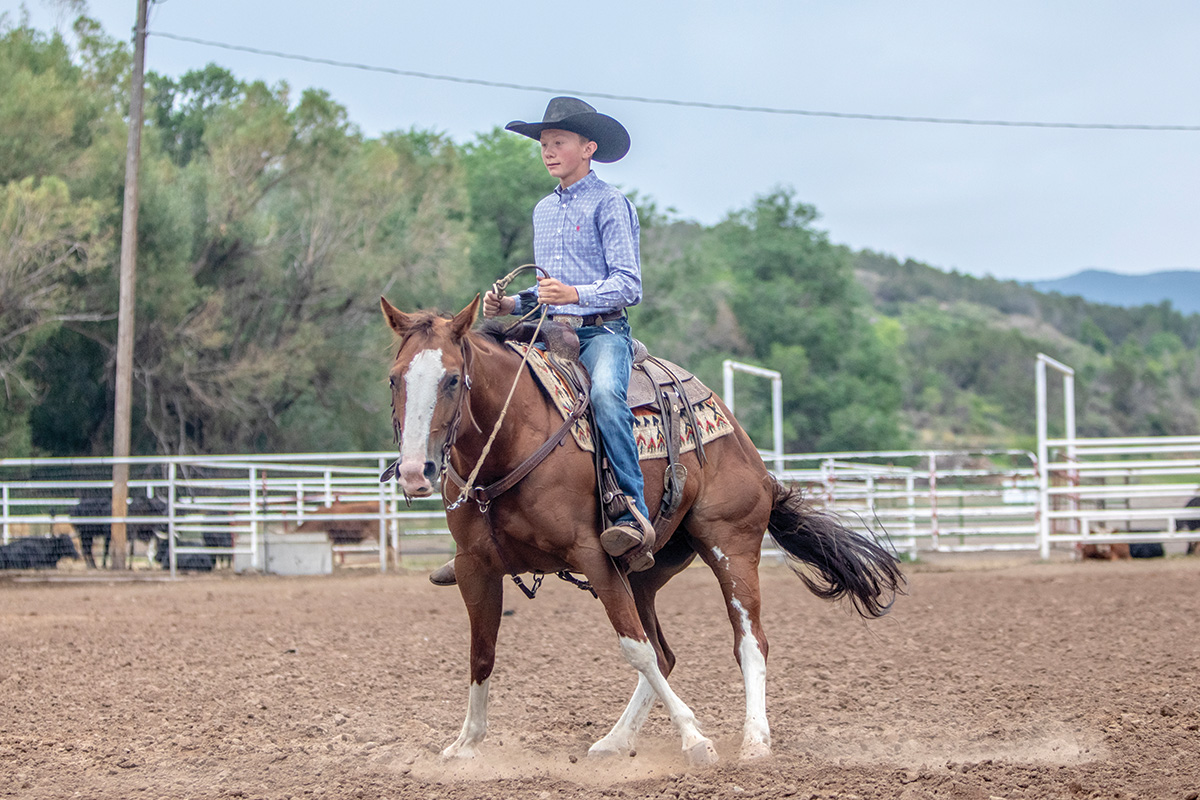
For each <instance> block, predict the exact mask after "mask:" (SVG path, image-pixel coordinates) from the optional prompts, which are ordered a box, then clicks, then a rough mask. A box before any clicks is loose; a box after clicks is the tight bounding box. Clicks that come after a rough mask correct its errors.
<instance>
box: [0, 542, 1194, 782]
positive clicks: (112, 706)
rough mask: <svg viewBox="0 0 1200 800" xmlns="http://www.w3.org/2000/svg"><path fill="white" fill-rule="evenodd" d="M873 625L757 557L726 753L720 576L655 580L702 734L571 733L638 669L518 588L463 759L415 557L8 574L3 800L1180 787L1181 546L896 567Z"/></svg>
mask: <svg viewBox="0 0 1200 800" xmlns="http://www.w3.org/2000/svg"><path fill="white" fill-rule="evenodd" d="M909 577H910V587H909V596H907V597H903V598H901V599H900V600H899V601H898V602H897V604H896V607H895V609H894V610H893V612H892V614H891V615H890V616H888V617H886V618H884V619H883V620H882V621H876V622H872V623H865V622H863V621H861V620H859V619H858V618H857V616H854V615H852V614H851V613H850V612H849V611H848V610H847V609H844V608H839V607H837V606H832V605H830V604H828V603H824V602H822V601H819V600H817V599H816V598H813V597H812V596H811V595H809V594H808V593H807V592H806V591H804V590H803V588H802V587H801V586H799V585H798V584H797V583H796V580H795V578H794V577H793V576H792V575H791V573H790V572H788V571H787V570H786V568H783V567H776V566H764V567H763V569H762V585H763V596H764V623H765V625H766V626H767V630H768V631H770V632H771V648H770V665H771V669H770V679H769V683H768V687H767V699H768V708H769V711H770V713H771V715H772V720H773V722H774V726H773V727H774V730H773V738H774V742H775V748H774V752H775V755H774V756H772V757H771V758H769V759H767V760H764V761H762V762H758V763H753V764H749V765H743V764H739V763H738V762H737V760H736V755H737V751H738V747H739V744H740V738H741V725H742V714H741V691H742V682H741V676H740V673H739V671H738V669H737V665H736V663H735V661H734V658H733V653H732V636H731V634H730V632H729V627H728V624H727V623H726V621H725V619H724V615H723V614H722V613H721V610H722V600H721V596H720V592H719V591H718V589H717V586H716V582H715V580H714V579H713V577H712V575H711V573H709V572H708V571H707V570H705V569H690V570H687V571H686V572H685V573H684V574H683V575H681V576H679V578H677V579H676V580H675V581H673V582H672V583H671V585H669V586H668V587H667V588H666V589H665V590H664V591H663V593H662V595H661V598H660V610H661V613H662V619H663V624H664V626H665V627H666V631H667V634H668V635H669V636H672V641H673V642H675V643H677V644H676V653H677V655H678V656H679V664H678V666H677V668H676V671H675V673H674V674H673V676H672V677H673V679H674V686H675V688H676V690H677V691H678V692H679V694H680V695H681V696H682V697H684V698H685V699H686V700H687V701H688V702H689V703H691V704H692V707H693V709H694V710H695V711H696V714H697V717H698V719H699V721H700V724H701V726H702V730H704V732H705V733H706V734H707V735H709V736H711V737H712V738H713V740H714V741H715V742H716V745H717V749H718V751H719V752H720V754H721V755H722V757H723V761H722V763H721V764H720V765H718V766H716V767H711V768H688V767H686V766H685V765H684V763H683V762H682V759H681V757H680V754H679V751H678V742H677V741H675V739H674V733H673V729H672V728H671V726H670V724H669V722H668V721H667V720H666V718H665V714H664V713H663V711H662V707H661V706H658V707H656V709H655V711H654V712H653V714H652V716H651V718H650V722H649V723H647V725H646V728H645V730H644V734H643V736H642V739H641V741H640V743H639V746H638V750H637V753H636V755H635V756H634V757H632V758H622V759H617V760H611V759H610V760H603V761H599V762H597V761H594V760H590V759H588V758H587V757H586V753H587V748H588V746H589V745H590V744H591V742H592V741H594V740H595V738H596V736H597V735H598V734H599V733H601V732H603V731H605V730H607V729H608V727H610V726H611V725H612V722H613V720H614V718H615V716H616V715H617V714H619V713H620V710H621V708H622V706H623V705H624V702H625V700H626V698H627V697H628V694H629V691H630V690H631V688H632V686H633V684H634V682H635V676H634V674H633V672H632V670H630V669H629V667H628V665H627V664H626V663H625V661H624V659H623V658H622V657H621V654H620V652H619V649H618V647H617V642H616V641H615V637H614V636H613V634H612V632H611V630H610V629H609V628H608V626H607V624H606V623H605V620H604V615H603V612H602V610H601V608H600V605H599V603H597V602H596V601H594V600H592V599H591V597H590V596H589V595H587V594H585V593H583V592H580V591H578V590H576V589H574V588H572V587H570V586H568V585H566V584H562V583H559V582H557V581H548V582H547V583H546V585H545V586H544V587H543V589H542V591H541V593H540V594H539V595H538V598H537V599H536V600H534V601H529V600H526V599H525V598H524V597H523V596H521V595H519V594H518V593H515V592H510V593H509V594H508V596H507V597H506V604H505V607H506V608H507V609H509V610H511V611H512V612H513V613H512V614H511V615H510V616H506V617H505V618H504V623H503V625H502V628H501V635H500V643H499V647H500V649H501V653H500V658H499V659H498V664H499V665H500V666H499V669H498V670H497V672H496V674H495V677H494V678H493V681H492V692H493V695H492V697H493V704H492V715H491V718H490V723H491V735H490V736H489V738H488V739H487V741H486V743H485V745H484V746H483V748H482V754H481V757H480V758H479V759H476V760H475V761H473V762H470V763H457V762H446V761H443V760H442V759H441V758H440V756H439V755H438V754H439V752H440V750H441V749H442V748H443V747H444V746H445V745H446V743H447V742H449V741H451V740H453V738H454V737H455V736H456V735H457V733H458V728H459V726H460V724H461V720H462V710H463V708H464V706H465V703H466V692H465V690H464V688H463V687H464V685H465V680H464V675H466V674H467V664H466V653H467V636H468V634H467V625H466V612H465V611H464V610H463V607H462V603H461V601H460V600H459V598H458V596H457V594H456V593H455V591H454V590H453V589H449V590H447V589H437V588H435V587H433V586H430V585H429V584H428V583H427V582H426V580H425V577H424V575H422V574H414V575H405V576H396V575H335V576H333V577H330V578H293V579H284V578H269V577H246V576H243V577H203V578H189V579H187V580H183V581H178V582H174V583H165V584H164V583H153V584H139V583H96V584H88V585H79V584H69V585H58V584H31V583H15V582H12V581H7V582H2V583H0V692H2V694H0V697H2V698H3V703H2V704H0V796H4V797H22V798H34V799H38V798H59V797H71V796H82V797H91V798H130V797H135V798H140V797H171V798H180V797H189V798H206V797H214V798H215V797H248V798H287V797H348V798H352V797H370V798H400V799H401V800H408V799H409V798H421V799H422V800H424V798H427V797H431V796H435V797H438V798H479V799H480V800H482V798H494V797H506V798H508V797H513V798H538V799H539V800H541V798H549V797H618V796H624V797H640V796H649V797H654V796H660V795H661V796H667V797H682V798H691V797H696V798H700V797H714V796H716V797H735V796H745V797H765V798H774V797H804V798H809V797H819V798H833V797H843V798H844V797H855V796H857V797H860V798H907V799H908V800H914V799H915V798H932V797H955V798H982V799H984V800H986V798H989V797H1004V798H1051V797H1053V798H1060V797H1126V798H1128V797H1164V798H1179V799H1180V800H1184V799H1185V798H1187V797H1189V796H1193V795H1194V793H1196V792H1198V791H1200V777H1198V776H1200V696H1198V695H1197V693H1196V690H1195V686H1196V679H1195V665H1196V663H1197V662H1198V657H1200V637H1197V636H1196V634H1195V614H1194V609H1195V600H1196V597H1197V596H1200V559H1194V558H1193V559H1187V558H1175V559H1167V560H1163V561H1157V562H1150V563H1147V562H1124V563H1109V562H1105V563H1078V564H1024V565H1018V566H1006V567H1004V568H1000V569H995V568H988V569H975V570H972V571H961V570H954V569H949V570H948V571H927V570H922V569H921V568H920V567H917V568H915V569H913V570H911V571H910V575H909Z"/></svg>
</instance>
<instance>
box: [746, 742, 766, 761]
mask: <svg viewBox="0 0 1200 800" xmlns="http://www.w3.org/2000/svg"><path fill="white" fill-rule="evenodd" d="M769 755H771V745H769V744H767V743H766V742H746V743H744V744H743V745H742V752H741V760H742V761H753V760H755V759H756V758H766V757H767V756H769Z"/></svg>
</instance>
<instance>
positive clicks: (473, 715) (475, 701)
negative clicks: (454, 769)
mask: <svg viewBox="0 0 1200 800" xmlns="http://www.w3.org/2000/svg"><path fill="white" fill-rule="evenodd" d="M490 680H491V678H487V679H485V680H484V682H483V683H472V684H471V692H470V694H469V695H468V696H467V718H466V719H465V720H463V726H462V733H460V734H459V735H458V739H456V740H455V741H454V743H453V744H451V745H450V746H449V747H447V748H446V749H445V750H443V751H442V757H443V758H454V757H456V756H457V757H459V758H473V757H474V756H475V755H476V753H477V751H478V746H479V743H480V742H482V741H483V737H484V736H486V735H487V706H488V682H489V681H490Z"/></svg>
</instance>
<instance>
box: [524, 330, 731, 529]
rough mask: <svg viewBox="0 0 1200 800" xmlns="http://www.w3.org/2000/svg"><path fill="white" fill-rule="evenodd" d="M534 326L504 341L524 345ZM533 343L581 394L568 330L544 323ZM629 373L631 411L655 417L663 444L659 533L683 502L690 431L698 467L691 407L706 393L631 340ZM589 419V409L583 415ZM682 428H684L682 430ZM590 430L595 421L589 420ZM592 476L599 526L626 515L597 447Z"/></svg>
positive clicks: (699, 449)
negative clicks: (664, 463) (600, 516)
mask: <svg viewBox="0 0 1200 800" xmlns="http://www.w3.org/2000/svg"><path fill="white" fill-rule="evenodd" d="M536 328H537V326H536V325H534V324H533V323H521V324H518V325H517V326H514V328H512V329H511V330H510V331H509V334H508V336H509V338H510V339H511V340H515V341H523V342H526V343H528V342H530V341H531V340H532V338H533V335H534V332H535V330H536ZM537 338H538V341H539V342H540V343H542V344H543V345H544V346H545V355H546V358H547V361H549V362H550V365H551V366H552V367H553V369H554V372H555V373H556V375H557V376H558V377H559V378H560V379H562V380H564V381H566V382H567V383H568V384H569V385H570V386H571V387H572V391H573V393H574V392H580V391H583V392H586V391H587V389H588V387H589V384H590V380H589V378H588V375H587V371H586V370H585V369H584V368H583V366H582V365H581V364H580V363H579V339H578V337H577V336H576V335H575V332H574V331H573V330H572V329H571V328H570V327H568V326H566V325H562V324H560V323H556V322H550V321H547V322H544V323H543V324H542V329H541V331H540V332H539V333H538V337H537ZM633 344H634V353H633V369H632V371H631V374H630V378H629V389H628V391H627V394H626V400H627V402H628V404H629V407H630V409H633V410H634V411H635V413H636V412H637V411H639V410H641V411H643V413H651V412H652V413H655V414H657V415H658V417H659V419H660V421H661V425H662V429H663V431H662V433H663V436H662V440H663V442H664V443H665V449H666V459H667V467H666V469H665V470H664V472H663V496H662V502H661V503H660V504H659V508H658V512H657V513H656V514H654V519H653V523H654V527H655V528H656V529H658V530H659V532H661V529H662V528H664V527H666V525H667V523H669V522H670V520H671V518H672V517H673V516H674V514H675V512H676V510H678V508H679V505H680V503H681V502H682V500H683V487H684V484H685V483H686V482H687V467H686V466H684V465H683V464H682V463H680V454H681V452H682V451H683V444H682V443H683V441H684V440H685V437H686V436H687V432H688V429H689V428H690V431H691V437H690V441H692V442H694V444H695V448H696V456H697V458H699V459H700V463H701V464H703V463H704V460H705V458H704V437H703V435H702V430H701V425H700V421H699V420H698V418H697V410H696V409H697V406H700V405H701V404H703V403H705V402H706V401H708V400H709V398H711V397H712V394H713V393H712V390H711V389H709V388H708V387H707V386H705V385H704V384H703V383H702V382H701V381H700V379H699V378H697V377H696V376H695V375H693V374H692V373H691V372H688V371H687V370H686V369H684V368H683V367H681V366H679V365H678V364H673V363H671V362H670V361H667V360H666V359H662V358H657V357H656V356H652V355H650V352H649V350H648V349H647V348H646V346H645V345H644V344H642V342H640V341H638V340H637V339H635V340H634V342H633ZM532 371H533V373H534V375H535V377H538V379H539V380H538V384H539V385H540V386H541V387H542V389H543V390H544V391H546V392H547V393H548V394H550V395H551V396H552V397H553V393H554V392H553V388H552V387H549V386H546V385H545V382H544V380H543V376H540V375H538V373H537V371H536V370H532ZM588 415H589V421H591V420H590V416H591V411H590V409H589V411H588ZM685 426H686V427H685ZM591 427H592V429H593V430H595V423H594V422H592V425H591ZM595 456H596V478H597V485H598V486H599V487H600V506H601V509H602V511H603V513H604V516H605V518H606V519H605V520H604V521H603V522H604V523H605V526H607V525H608V524H611V523H612V521H614V520H616V519H617V518H619V517H620V516H621V515H622V514H624V513H625V511H626V501H625V497H624V495H623V494H622V493H621V491H620V489H619V488H618V487H617V482H616V478H615V477H614V476H613V474H612V471H611V470H610V469H609V467H608V460H607V459H606V458H605V457H604V453H603V447H596V448H595Z"/></svg>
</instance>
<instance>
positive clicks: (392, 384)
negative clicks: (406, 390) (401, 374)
mask: <svg viewBox="0 0 1200 800" xmlns="http://www.w3.org/2000/svg"><path fill="white" fill-rule="evenodd" d="M388 386H389V387H391V389H392V391H395V390H396V379H395V378H388Z"/></svg>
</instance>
